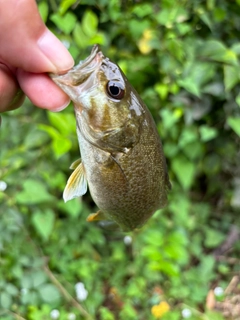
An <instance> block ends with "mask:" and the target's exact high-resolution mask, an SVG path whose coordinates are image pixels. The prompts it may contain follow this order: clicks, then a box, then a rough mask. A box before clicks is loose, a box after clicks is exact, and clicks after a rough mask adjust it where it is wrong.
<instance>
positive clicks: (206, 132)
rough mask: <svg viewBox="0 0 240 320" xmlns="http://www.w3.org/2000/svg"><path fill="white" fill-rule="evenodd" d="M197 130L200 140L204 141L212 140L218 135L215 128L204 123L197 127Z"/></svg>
mask: <svg viewBox="0 0 240 320" xmlns="http://www.w3.org/2000/svg"><path fill="white" fill-rule="evenodd" d="M199 132H200V136H201V140H202V141H204V142H206V141H209V140H212V139H214V138H216V137H217V135H218V131H217V129H215V128H210V127H209V126H206V125H202V126H201V127H200V128H199Z"/></svg>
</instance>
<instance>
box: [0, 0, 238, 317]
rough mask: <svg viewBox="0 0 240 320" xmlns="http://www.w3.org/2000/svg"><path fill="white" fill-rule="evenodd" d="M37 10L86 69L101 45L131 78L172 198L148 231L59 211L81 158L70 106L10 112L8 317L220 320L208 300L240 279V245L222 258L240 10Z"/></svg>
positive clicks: (234, 130) (69, 208)
mask: <svg viewBox="0 0 240 320" xmlns="http://www.w3.org/2000/svg"><path fill="white" fill-rule="evenodd" d="M38 6H39V11H40V14H41V16H42V18H43V20H44V21H45V22H46V24H47V26H48V27H49V28H50V29H51V31H52V32H54V33H55V34H56V35H57V36H58V37H59V39H60V40H61V41H62V42H63V43H64V44H65V45H66V46H67V48H68V49H69V51H70V53H71V54H72V55H73V57H74V59H75V60H76V62H78V61H79V59H83V58H85V57H86V56H87V55H88V54H89V52H90V47H91V46H92V45H93V44H94V43H98V44H100V45H101V47H102V50H103V52H104V53H105V54H106V55H107V56H109V57H110V58H111V59H112V60H114V61H115V62H118V64H119V65H120V66H121V68H122V69H123V71H124V72H125V73H126V74H127V77H128V78H129V80H130V82H131V83H132V84H133V86H134V87H135V88H136V90H137V91H138V92H139V93H140V95H141V97H142V98H143V99H144V101H145V102H146V104H147V105H148V107H149V109H150V110H151V112H152V114H153V116H154V119H155V121H156V125H157V128H158V131H159V134H160V136H161V138H162V141H163V147H164V151H165V155H166V157H167V162H168V168H169V174H170V177H171V181H172V185H173V188H172V191H171V193H170V194H169V204H168V206H167V207H166V208H165V209H163V210H161V211H157V212H156V214H155V215H154V217H153V218H152V219H151V220H150V221H149V222H148V223H147V225H146V226H144V227H143V228H142V229H141V230H137V231H135V232H133V233H131V234H127V235H126V234H123V233H120V232H113V231H108V230H105V229H102V228H100V227H99V226H98V225H95V224H89V223H87V222H86V221H85V220H86V217H87V216H88V214H89V213H91V212H94V211H95V209H96V208H95V205H94V204H93V202H92V201H91V197H90V196H89V194H87V195H86V196H84V198H83V199H74V200H73V201H71V202H69V203H66V204H65V203H64V202H63V200H62V192H63V189H64V186H65V183H66V181H67V178H68V176H69V175H70V173H71V171H70V170H69V169H68V168H69V166H70V165H71V163H72V162H73V161H74V160H77V159H78V158H79V157H80V155H79V147H78V142H77V137H76V131H75V130H76V129H75V126H76V125H75V117H74V112H73V107H72V105H70V106H69V107H68V108H67V109H66V110H64V111H62V112H61V113H51V112H48V111H45V110H38V109H37V108H35V107H34V106H32V105H31V104H30V103H29V101H27V100H26V102H25V104H24V107H22V108H20V109H19V110H16V111H12V112H9V113H6V114H4V115H3V116H2V118H3V121H2V126H1V129H0V130H1V132H0V133H1V151H0V160H1V166H0V180H1V181H4V182H5V183H6V185H7V188H6V189H5V188H2V187H1V188H2V191H0V206H1V210H0V318H1V319H3V320H12V319H18V316H17V315H21V316H22V318H24V319H29V320H31V319H33V320H42V319H53V317H52V313H51V312H52V311H53V310H58V311H59V317H58V319H64V320H66V319H69V320H70V319H75V318H76V319H101V320H111V319H119V320H123V319H129V320H130V319H138V320H143V319H144V320H145V319H149V320H152V319H156V315H154V312H152V311H151V310H153V309H152V307H153V306H157V305H160V303H161V301H167V302H168V303H169V305H170V311H168V313H166V314H165V315H163V316H162V319H168V320H179V319H182V318H184V316H183V315H182V311H183V310H184V309H187V310H189V312H190V316H189V319H191V320H195V319H196V320H200V319H211V320H212V319H216V320H221V319H223V317H222V316H221V314H220V313H217V312H215V311H214V310H207V308H206V307H205V305H206V299H207V295H208V292H209V290H210V289H212V288H214V287H216V286H221V287H223V288H225V287H226V286H227V284H228V283H229V282H230V280H231V277H232V275H233V274H237V273H239V247H240V243H239V241H237V242H236V243H235V244H232V248H231V253H229V255H231V258H232V259H228V256H227V254H228V253H225V252H223V253H222V254H221V255H220V257H218V258H219V259H215V257H216V252H217V250H216V249H217V248H218V249H219V247H220V248H221V245H222V243H223V242H224V241H225V240H226V235H227V234H228V232H229V230H230V229H231V226H232V225H235V226H239V222H240V219H239V213H240V202H239V197H240V183H239V181H240V170H239V146H240V140H239V136H240V108H239V105H240V94H239V89H240V78H239V67H240V60H239V58H240V43H239V32H238V29H239V15H240V2H239V1H237V2H234V1H223V0H220V1H218V2H217V1H214V0H208V1H205V2H202V1H193V0H191V1H178V2H174V1H170V0H164V1H160V2H159V1H155V0H154V1H152V2H150V1H149V2H147V1H146V2H144V1H135V2H134V1H119V0H110V1H106V0H100V1H96V0H91V1H84V0H81V1H74V0H61V1H60V0H59V1H57V0H55V1H54V0H53V1H45V0H40V1H38ZM0 185H1V184H0ZM232 261H236V262H232ZM79 282H81V283H83V284H84V286H85V288H86V289H85V290H87V292H88V295H87V297H86V299H85V300H83V301H81V300H79V299H78V294H77V291H76V288H75V285H76V284H77V283H79ZM183 314H184V313H183ZM74 317H75V318H74Z"/></svg>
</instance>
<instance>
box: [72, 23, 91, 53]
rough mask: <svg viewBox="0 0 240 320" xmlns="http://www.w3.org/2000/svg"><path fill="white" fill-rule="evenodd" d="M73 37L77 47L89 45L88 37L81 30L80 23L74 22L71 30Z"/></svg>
mask: <svg viewBox="0 0 240 320" xmlns="http://www.w3.org/2000/svg"><path fill="white" fill-rule="evenodd" d="M73 39H74V41H75V43H76V44H77V46H78V47H79V48H86V47H87V46H88V45H89V38H88V37H87V36H86V35H85V33H84V32H83V28H82V26H81V24H80V23H76V25H75V28H74V30H73Z"/></svg>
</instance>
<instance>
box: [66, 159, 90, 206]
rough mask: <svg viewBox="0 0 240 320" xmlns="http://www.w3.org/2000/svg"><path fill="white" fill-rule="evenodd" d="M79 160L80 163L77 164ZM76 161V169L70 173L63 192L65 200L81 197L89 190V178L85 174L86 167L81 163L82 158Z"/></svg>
mask: <svg viewBox="0 0 240 320" xmlns="http://www.w3.org/2000/svg"><path fill="white" fill-rule="evenodd" d="M77 161H78V162H79V164H78V165H77V164H76V163H77ZM77 161H75V162H74V163H73V164H72V165H71V167H72V166H74V168H75V170H74V171H73V173H72V174H71V175H70V177H69V179H68V181H67V185H66V187H65V189H64V192H63V200H64V202H67V201H69V200H71V199H74V198H77V197H81V196H82V195H83V194H85V193H86V192H87V179H86V178H85V176H84V167H83V164H82V163H81V160H80V161H79V160H77Z"/></svg>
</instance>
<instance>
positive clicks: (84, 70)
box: [49, 45, 104, 98]
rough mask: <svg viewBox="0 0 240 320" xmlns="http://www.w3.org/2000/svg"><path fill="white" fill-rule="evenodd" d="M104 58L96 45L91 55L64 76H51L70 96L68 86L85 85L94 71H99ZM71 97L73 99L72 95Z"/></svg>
mask: <svg viewBox="0 0 240 320" xmlns="http://www.w3.org/2000/svg"><path fill="white" fill-rule="evenodd" d="M103 58H104V55H103V53H102V52H101V51H100V48H99V46H98V45H94V47H93V48H92V51H91V54H90V55H89V56H88V57H87V58H86V59H85V60H83V61H80V63H79V64H78V65H77V66H75V67H73V68H72V69H71V70H69V71H68V72H67V73H65V74H62V75H59V74H54V73H50V74H49V76H50V77H51V78H52V80H53V81H54V82H55V83H56V84H57V85H58V86H59V87H60V88H62V90H63V91H65V92H66V93H67V94H69V91H68V90H67V88H66V86H71V87H73V86H74V87H76V86H79V85H81V84H82V83H84V82H85V81H86V80H87V79H88V78H89V76H90V75H91V74H92V73H93V72H94V71H96V70H98V69H99V67H100V66H101V64H102V60H103ZM69 96H70V98H71V94H69Z"/></svg>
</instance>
